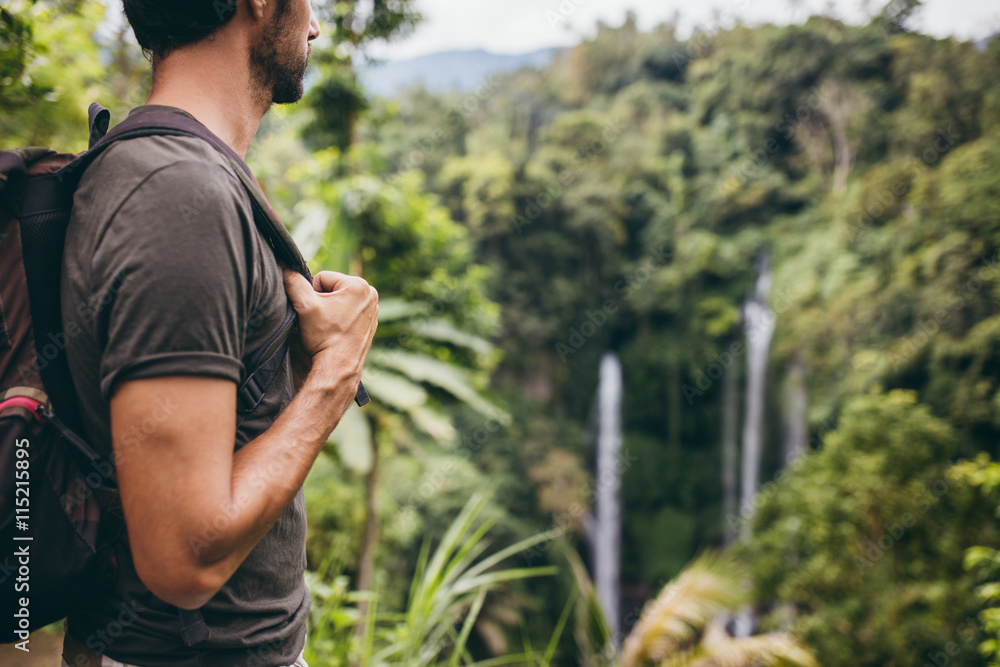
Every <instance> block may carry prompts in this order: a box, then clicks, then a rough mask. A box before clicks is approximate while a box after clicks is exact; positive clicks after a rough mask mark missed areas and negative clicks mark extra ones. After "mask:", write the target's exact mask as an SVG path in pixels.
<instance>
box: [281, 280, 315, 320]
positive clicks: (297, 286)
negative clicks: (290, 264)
mask: <svg viewBox="0 0 1000 667" xmlns="http://www.w3.org/2000/svg"><path fill="white" fill-rule="evenodd" d="M283 277H284V279H285V293H286V294H288V298H289V299H290V300H291V302H292V307H293V308H295V311H296V312H299V313H301V312H302V310H303V309H305V308H306V307H307V305H308V304H310V303H311V302H312V301H313V300H314V299H315V298H316V290H314V289H313V286H312V285H310V284H309V281H308V280H306V279H305V276H303V275H302V274H301V273H299V272H298V271H293V270H291V269H285V270H284V274H283Z"/></svg>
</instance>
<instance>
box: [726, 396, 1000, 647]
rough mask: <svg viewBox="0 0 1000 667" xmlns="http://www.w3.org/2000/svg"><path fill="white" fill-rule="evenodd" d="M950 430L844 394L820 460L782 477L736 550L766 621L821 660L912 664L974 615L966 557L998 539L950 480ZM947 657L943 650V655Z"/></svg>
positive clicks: (972, 499) (885, 400)
mask: <svg viewBox="0 0 1000 667" xmlns="http://www.w3.org/2000/svg"><path fill="white" fill-rule="evenodd" d="M957 450H958V443H957V442H956V439H955V434H954V432H953V430H952V429H951V428H950V427H949V426H948V425H947V424H946V423H945V422H943V421H942V420H940V419H938V418H936V417H934V416H933V415H932V414H931V413H930V410H928V408H927V407H926V406H924V405H920V404H919V403H917V402H916V399H915V396H914V394H913V393H912V392H903V391H894V392H890V393H889V394H885V395H882V394H872V395H867V396H862V397H858V398H855V399H852V400H851V401H850V402H849V403H848V404H847V405H846V406H845V408H844V410H843V412H842V414H841V419H840V423H839V426H838V428H837V430H836V431H833V432H832V433H830V434H829V435H828V436H827V437H826V438H825V439H824V442H823V448H822V449H821V450H820V451H817V452H814V453H811V454H808V455H807V456H806V457H805V458H803V459H800V460H799V461H798V462H796V463H795V464H794V465H793V466H792V467H790V468H789V469H787V470H785V471H782V473H780V474H779V477H778V478H777V479H776V480H775V483H774V484H773V485H771V487H772V488H769V489H766V490H765V492H763V493H762V494H761V495H760V496H759V498H758V502H757V503H756V515H755V516H754V518H753V522H754V524H753V525H754V538H753V540H752V541H751V542H749V543H748V544H746V545H744V546H743V547H741V549H740V553H741V554H743V555H744V556H745V557H746V558H748V559H749V562H750V563H751V567H752V572H753V577H754V583H755V587H756V598H757V600H760V601H762V602H766V604H767V605H768V608H769V609H770V614H769V616H768V618H769V621H770V623H772V624H783V623H790V624H791V628H792V629H793V631H794V632H796V634H798V635H799V636H801V637H802V638H803V639H804V640H805V641H806V643H807V644H808V645H809V646H811V647H812V648H813V649H814V650H815V651H816V653H817V655H822V656H823V663H824V664H825V665H829V666H831V667H836V666H837V665H859V664H861V665H881V664H888V663H890V662H892V663H893V664H897V665H914V666H920V665H923V664H924V662H925V658H924V656H926V655H927V654H928V653H936V652H938V651H941V650H942V648H943V647H945V646H946V645H948V644H949V642H953V643H954V644H955V645H957V646H958V647H960V650H961V653H960V654H958V655H957V657H954V658H953V660H954V662H952V663H950V664H956V665H975V664H979V663H978V662H977V658H976V651H975V650H974V649H975V642H974V641H973V639H974V637H970V635H969V633H967V632H964V631H963V628H962V627H961V626H962V624H963V623H964V622H965V621H966V619H967V618H969V617H971V616H972V615H973V614H974V613H975V609H976V607H975V605H974V601H973V596H972V581H971V578H970V577H969V576H968V575H966V574H964V573H963V571H962V558H963V553H964V551H965V550H966V549H967V548H969V547H970V546H972V545H976V544H991V545H996V544H998V539H1000V534H998V532H997V530H996V527H995V525H994V518H995V517H994V512H993V508H988V507H984V506H983V504H982V503H981V502H980V501H979V499H978V498H977V497H976V494H975V493H973V492H972V489H971V488H970V486H969V485H968V484H967V483H966V482H964V481H963V480H962V479H961V478H960V477H958V476H956V475H953V474H949V463H948V461H949V458H950V457H951V456H953V455H954V454H955V453H956V451H957ZM949 655H951V654H950V653H949Z"/></svg>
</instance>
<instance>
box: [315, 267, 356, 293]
mask: <svg viewBox="0 0 1000 667" xmlns="http://www.w3.org/2000/svg"><path fill="white" fill-rule="evenodd" d="M348 277H349V276H347V275H346V274H343V273H338V272H336V271H320V272H319V273H317V274H316V275H315V276H313V289H314V290H316V291H317V292H336V291H337V288H338V287H339V286H340V285H341V283H343V282H344V281H345V280H346V279H347V278H348Z"/></svg>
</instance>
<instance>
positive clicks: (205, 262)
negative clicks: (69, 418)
mask: <svg viewBox="0 0 1000 667" xmlns="http://www.w3.org/2000/svg"><path fill="white" fill-rule="evenodd" d="M153 110H155V111H172V112H176V113H181V114H185V115H187V114H186V113H185V112H183V111H181V110H180V109H175V108H173V107H163V106H143V107H138V108H137V109H134V110H133V111H132V114H137V113H144V112H147V111H153ZM61 299H62V312H63V321H64V325H65V327H66V331H67V340H66V348H67V349H66V351H67V356H68V358H69V363H70V370H71V372H72V376H73V381H74V384H75V386H76V390H77V394H78V396H79V398H80V405H81V411H82V413H83V418H84V425H85V430H86V435H87V436H88V438H89V440H90V442H91V443H93V445H94V446H95V448H97V449H98V450H99V451H101V452H102V453H104V454H106V455H107V454H110V453H111V432H110V417H109V401H110V399H111V396H112V395H113V394H114V392H115V389H116V388H117V387H118V386H119V385H120V384H121V383H122V382H125V381H127V380H134V379H137V378H150V377H158V376H170V375H198V376H208V377H214V378H223V379H226V380H231V381H232V382H234V383H239V382H240V380H241V377H242V374H243V373H244V371H245V369H244V364H243V360H244V359H246V358H248V357H249V356H250V355H251V354H252V353H253V352H254V351H255V350H257V349H258V348H260V347H261V346H262V345H263V344H264V343H265V342H266V341H267V339H268V338H269V337H270V336H272V335H273V334H274V332H275V331H276V330H277V329H278V328H279V327H280V325H281V322H282V320H283V319H284V316H285V312H286V303H287V299H286V296H285V291H284V286H283V283H282V276H281V270H280V268H279V267H278V264H277V262H276V260H275V258H274V255H273V253H272V251H271V249H270V247H269V246H268V245H267V243H266V242H265V241H264V240H263V239H262V237H261V236H260V235H259V233H258V232H257V229H256V227H255V225H254V221H253V212H252V208H251V204H250V198H249V195H248V194H247V193H246V191H245V189H244V187H243V185H242V183H241V181H240V180H239V178H238V177H237V175H236V174H235V173H234V172H233V169H232V167H231V166H230V164H229V163H228V162H227V160H226V159H225V158H223V157H222V156H221V155H220V154H219V153H218V152H217V151H216V150H215V149H213V148H212V147H211V146H210V145H209V144H208V143H206V142H204V141H202V140H201V139H196V138H188V137H177V136H158V137H144V138H139V139H131V140H126V141H121V142H119V143H117V144H114V145H112V146H111V147H110V148H108V149H107V150H106V151H105V152H104V153H103V154H102V155H101V156H100V157H98V158H97V159H96V160H95V161H94V163H93V164H92V165H91V166H90V167H89V168H88V170H87V171H86V173H85V174H84V176H83V178H82V180H81V182H80V186H79V188H78V189H77V191H76V195H75V199H74V204H73V215H72V218H71V220H70V223H69V228H68V231H67V237H66V247H65V254H64V257H63V276H62V296H61ZM71 323H72V324H71ZM71 331H72V332H73V335H69V332H71ZM292 393H293V389H292V382H291V374H290V370H289V367H288V362H287V359H286V362H285V366H284V369H283V370H282V371H280V372H279V375H278V377H277V378H276V379H275V380H274V382H273V384H272V385H271V387H270V388H269V390H268V392H267V394H266V396H265V398H264V400H263V401H262V404H261V405H260V406H259V407H258V408H257V410H256V411H255V412H254V413H253V414H252V415H251V417H250V418H248V419H245V420H244V421H243V422H242V423H241V424H240V426H239V428H238V430H237V433H236V438H235V442H234V443H233V446H234V451H235V449H238V448H239V447H241V446H242V445H244V444H246V443H247V442H249V441H250V440H252V439H253V438H254V437H256V436H257V435H258V434H259V433H261V432H262V431H264V430H266V429H267V428H268V427H269V426H270V425H271V423H272V422H273V421H274V420H275V419H276V418H277V416H278V414H279V413H280V412H281V410H282V409H284V407H285V406H286V405H287V404H288V401H289V400H290V399H291V397H292ZM171 419H184V415H182V414H178V413H177V412H176V407H175V406H171V405H169V404H166V403H164V404H162V405H158V406H155V407H154V409H153V410H152V411H151V413H150V415H149V418H148V419H146V420H145V421H144V422H143V423H142V424H141V426H140V427H137V428H136V429H134V431H133V432H131V433H119V434H116V436H118V437H119V438H120V444H119V451H118V452H116V455H118V456H128V455H129V453H130V451H132V448H133V447H134V446H135V445H137V444H138V443H139V442H140V441H141V440H142V439H143V438H146V437H148V436H149V434H150V433H153V432H155V429H156V428H157V425H158V424H159V423H162V422H164V421H165V420H171ZM259 491H260V492H262V493H263V492H266V490H265V489H260V490H259ZM237 502H238V499H237ZM226 520H227V519H226V516H225V514H224V512H220V514H219V516H217V517H215V518H214V520H213V522H215V523H217V524H218V525H215V526H213V525H211V524H210V523H206V525H205V526H204V527H203V530H202V531H201V533H200V534H195V535H192V536H191V545H192V548H193V549H198V548H199V545H204V544H206V543H209V542H210V541H211V540H212V539H213V535H214V534H215V533H214V531H215V530H217V528H218V527H224V524H225V523H226ZM305 536H306V519H305V506H304V500H303V494H302V491H301V490H300V491H299V493H298V494H297V495H296V496H295V499H294V501H293V502H292V503H291V505H289V507H288V508H287V509H286V510H285V512H284V513H283V514H282V515H281V517H280V518H279V519H278V521H277V523H275V525H274V526H273V527H272V528H271V530H270V531H269V532H268V533H267V535H265V536H264V538H263V539H262V540H261V541H260V542H259V543H258V544H257V546H256V547H255V548H254V550H253V551H252V552H251V553H250V555H249V556H247V558H246V560H245V561H244V562H243V564H242V565H240V567H239V569H238V570H237V571H236V573H235V574H234V575H233V576H232V578H231V579H230V580H229V581H228V582H227V583H226V585H225V586H223V587H222V589H221V590H220V591H219V592H218V593H217V594H216V595H215V597H213V598H212V599H211V600H210V601H209V602H208V604H206V605H205V607H203V608H202V614H203V616H204V618H205V621H206V623H207V625H208V628H209V631H210V633H211V634H210V637H209V638H208V639H207V640H205V641H203V642H201V643H199V644H197V645H196V646H194V647H188V646H186V645H185V644H184V642H183V640H182V638H181V633H180V621H179V618H178V613H177V609H176V608H175V607H172V606H170V605H168V604H166V603H164V602H162V601H160V600H159V599H158V598H156V597H155V596H154V595H153V594H152V593H151V592H150V591H149V590H148V589H147V588H146V587H145V586H144V585H143V584H142V582H141V581H140V580H139V577H138V576H137V575H136V572H135V568H134V566H133V564H132V559H131V555H130V550H129V546H128V538H127V533H126V535H124V536H123V538H122V539H121V540H120V541H119V543H118V545H117V548H116V558H117V562H118V570H119V571H118V576H117V579H116V580H115V583H114V585H113V586H112V587H111V588H109V589H108V590H107V591H106V592H105V594H104V595H102V596H101V597H99V598H98V599H95V600H93V601H92V603H91V604H89V605H87V606H86V607H85V608H83V609H80V610H79V611H78V612H75V613H73V614H72V615H71V616H70V617H69V624H68V631H69V633H70V634H71V635H72V636H73V637H74V638H75V639H77V640H78V641H80V642H82V643H84V644H85V645H87V646H89V647H90V648H92V649H94V650H96V651H98V652H101V653H104V654H106V655H108V656H110V657H112V658H114V659H115V660H118V661H120V662H124V663H126V664H132V665H139V666H140V667H160V666H163V667H166V666H167V665H169V666H171V667H177V666H182V667H187V666H190V667H201V666H207V665H211V666H213V667H226V666H229V665H233V666H235V665H257V666H260V667H273V666H276V665H290V664H292V663H293V662H295V659H296V658H297V657H298V655H299V652H300V651H301V650H302V647H303V644H304V641H305V623H306V616H307V613H308V610H309V592H308V589H307V588H306V585H305V582H304V579H303V572H304V570H305V564H306V561H305Z"/></svg>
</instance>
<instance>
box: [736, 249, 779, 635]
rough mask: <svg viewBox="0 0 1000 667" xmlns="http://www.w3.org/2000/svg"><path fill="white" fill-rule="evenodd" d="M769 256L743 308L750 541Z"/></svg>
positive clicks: (747, 618)
mask: <svg viewBox="0 0 1000 667" xmlns="http://www.w3.org/2000/svg"><path fill="white" fill-rule="evenodd" d="M769 264H770V262H769V259H768V256H767V255H766V254H765V255H761V257H760V259H758V261H757V284H756V285H755V286H754V290H753V292H751V293H750V296H749V297H748V298H747V300H746V302H745V303H744V304H743V326H744V331H746V336H747V403H746V415H745V418H744V419H745V421H744V422H743V474H742V479H741V491H742V494H741V496H742V498H741V502H740V539H743V540H745V539H748V538H749V537H750V520H751V518H752V517H753V510H754V496H756V495H757V481H758V480H759V479H760V459H761V454H762V453H763V439H764V389H765V382H764V380H765V378H766V374H767V356H768V353H769V352H770V349H771V335H772V334H773V333H774V313H773V312H771V309H770V308H768V306H767V297H768V294H769V293H770V291H771V271H770V268H769ZM753 626H754V619H753V611H752V610H751V609H744V610H743V611H741V612H739V613H738V614H737V615H736V622H735V628H734V630H735V632H734V634H735V635H736V636H737V637H749V636H750V633H751V632H752V631H753Z"/></svg>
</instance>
